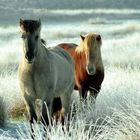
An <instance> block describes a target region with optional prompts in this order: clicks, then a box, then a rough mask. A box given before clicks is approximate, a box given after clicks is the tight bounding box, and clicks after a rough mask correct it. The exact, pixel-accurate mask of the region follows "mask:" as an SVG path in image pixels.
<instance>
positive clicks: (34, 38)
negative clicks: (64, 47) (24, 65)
mask: <svg viewBox="0 0 140 140" xmlns="http://www.w3.org/2000/svg"><path fill="white" fill-rule="evenodd" d="M19 24H20V29H21V34H22V35H21V38H22V40H23V52H24V56H25V59H26V61H27V62H28V63H32V62H33V60H34V58H35V56H36V55H37V49H38V45H39V43H40V41H41V39H40V29H41V21H40V19H39V20H22V19H20V22H19Z"/></svg>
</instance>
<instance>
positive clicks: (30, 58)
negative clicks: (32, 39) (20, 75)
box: [25, 52, 34, 64]
mask: <svg viewBox="0 0 140 140" xmlns="http://www.w3.org/2000/svg"><path fill="white" fill-rule="evenodd" d="M25 58H26V60H27V62H28V63H29V64H31V63H32V62H33V59H34V55H33V54H32V53H30V52H27V53H26V55H25Z"/></svg>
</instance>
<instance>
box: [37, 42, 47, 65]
mask: <svg viewBox="0 0 140 140" xmlns="http://www.w3.org/2000/svg"><path fill="white" fill-rule="evenodd" d="M49 57H50V52H49V50H48V49H47V48H46V47H45V46H44V44H42V43H40V46H38V54H37V56H36V61H35V63H39V64H43V65H44V63H43V62H45V63H46V62H49V60H50V59H49Z"/></svg>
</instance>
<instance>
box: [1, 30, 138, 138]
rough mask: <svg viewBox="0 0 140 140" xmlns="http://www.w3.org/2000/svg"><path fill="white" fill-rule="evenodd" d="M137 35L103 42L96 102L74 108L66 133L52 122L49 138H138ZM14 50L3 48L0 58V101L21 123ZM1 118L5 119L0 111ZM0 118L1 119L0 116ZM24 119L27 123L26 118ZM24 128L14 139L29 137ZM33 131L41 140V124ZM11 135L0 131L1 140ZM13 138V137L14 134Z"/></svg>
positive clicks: (21, 109)
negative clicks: (102, 71) (102, 68)
mask: <svg viewBox="0 0 140 140" xmlns="http://www.w3.org/2000/svg"><path fill="white" fill-rule="evenodd" d="M107 30H108V29H107ZM112 30H113V29H112ZM139 35H140V34H139V32H136V33H132V34H131V35H129V36H127V35H126V36H125V37H122V38H117V39H110V38H109V39H106V40H105V41H104V42H103V46H102V55H103V60H104V65H105V79H104V82H103V85H102V88H101V92H100V93H99V95H98V97H97V100H96V104H92V103H90V102H88V104H87V105H85V104H84V103H83V104H82V106H81V107H80V108H77V110H78V111H77V113H76V116H75V118H71V121H70V127H69V131H67V129H66V125H65V126H64V129H65V130H66V131H65V133H64V131H62V126H61V124H59V125H57V126H56V125H55V124H54V126H52V127H51V128H47V136H48V137H49V139H50V140H56V139H58V138H59V139H61V140H139V139H140V129H139V128H140V90H139V87H140V86H139V83H140V82H139V81H140V63H139V60H140V53H139V46H140V42H139ZM16 43H17V42H16ZM8 45H10V44H8ZM14 45H15V44H13V46H14ZM4 50H7V49H4ZM0 51H3V49H1V50H0ZM13 52H14V54H15V55H17V54H18V53H17V52H18V51H17V50H16V49H14V50H13ZM13 52H11V51H10V50H9V51H8V52H6V51H5V53H7V54H6V55H4V54H3V55H2V56H3V57H1V58H0V65H1V66H3V67H0V82H1V83H0V89H1V90H0V97H2V99H1V98H0V104H2V105H4V106H5V104H6V109H7V111H6V113H8V117H9V118H10V119H12V120H13V119H14V120H15V119H16V120H20V121H19V122H20V123H21V118H22V120H24V117H22V116H23V113H25V112H26V109H25V105H24V102H23V98H22V97H21V94H20V90H19V86H18V78H17V64H18V57H16V59H15V55H11V53H13ZM10 58H11V59H10ZM12 58H13V59H14V61H13V60H12ZM9 59H10V61H9ZM77 97H78V95H77V94H76V93H74V95H73V99H76V102H78V98H77ZM3 101H4V104H3ZM3 108H4V107H2V106H1V105H0V113H1V112H3V114H4V115H5V110H2V111H1V109H3ZM0 117H2V118H3V119H5V118H6V117H3V115H1V114H0ZM0 120H2V119H1V118H0ZM3 122H5V120H3V121H2V123H3ZM19 122H18V123H19ZM24 122H25V123H27V121H24ZM66 123H67V121H66ZM19 126H21V124H19ZM24 128H25V129H23V127H22V126H21V128H18V129H17V130H15V132H17V131H18V133H16V135H17V136H18V138H17V139H22V140H23V139H30V134H29V126H28V124H25V127H24ZM0 131H1V129H0ZM2 131H3V129H2ZM35 132H36V133H35V138H36V139H42V133H43V130H42V129H41V125H40V124H36V125H35ZM3 133H5V131H4V132H3ZM7 135H8V136H7ZM6 136H7V137H6ZM10 136H11V135H10V132H9V131H7V134H2V135H1V133H0V139H4V138H5V137H6V139H8V138H9V137H10ZM12 138H13V139H16V137H11V139H12Z"/></svg>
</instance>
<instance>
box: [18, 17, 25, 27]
mask: <svg viewBox="0 0 140 140" xmlns="http://www.w3.org/2000/svg"><path fill="white" fill-rule="evenodd" d="M23 23H24V20H23V19H21V18H20V20H19V25H20V26H21V25H23Z"/></svg>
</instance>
